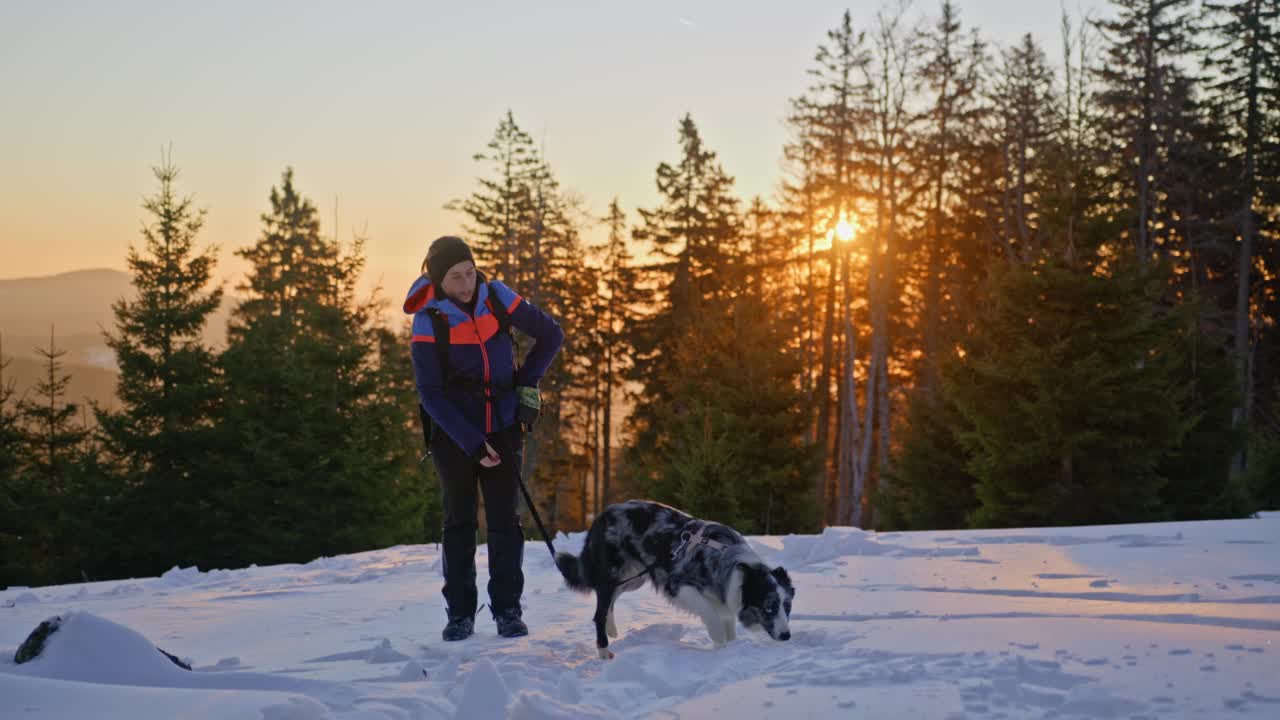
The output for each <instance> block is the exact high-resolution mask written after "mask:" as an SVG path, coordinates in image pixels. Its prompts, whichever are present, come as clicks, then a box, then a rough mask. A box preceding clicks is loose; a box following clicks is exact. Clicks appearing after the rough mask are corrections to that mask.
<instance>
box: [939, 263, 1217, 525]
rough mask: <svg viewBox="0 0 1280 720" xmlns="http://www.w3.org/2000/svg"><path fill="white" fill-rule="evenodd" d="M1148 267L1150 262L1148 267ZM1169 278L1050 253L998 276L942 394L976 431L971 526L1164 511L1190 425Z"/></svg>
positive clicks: (1130, 517) (1150, 515) (964, 436)
mask: <svg viewBox="0 0 1280 720" xmlns="http://www.w3.org/2000/svg"><path fill="white" fill-rule="evenodd" d="M1149 267H1150V266H1148V268H1149ZM1163 282H1164V278H1162V277H1160V276H1159V275H1157V274H1155V273H1153V272H1151V271H1150V270H1149V269H1143V268H1141V267H1138V266H1137V264H1136V263H1130V264H1128V265H1124V266H1121V267H1116V268H1113V269H1112V271H1111V272H1110V273H1109V274H1106V275H1104V274H1101V273H1098V272H1095V271H1094V269H1093V268H1090V267H1087V266H1083V267H1078V266H1072V265H1070V264H1067V263H1064V262H1062V261H1061V260H1058V259H1053V258H1045V259H1041V260H1038V261H1036V262H1034V263H1032V264H1031V265H1029V266H1025V267H1014V268H1009V269H1006V270H1002V271H999V272H997V273H996V274H995V275H994V277H993V281H992V286H991V301H990V305H989V308H988V310H987V312H985V313H984V314H983V316H982V317H981V318H980V319H979V322H978V327H977V329H976V331H975V333H974V335H973V336H972V337H971V338H970V340H969V342H968V343H966V347H965V350H966V351H967V354H966V356H965V361H964V362H963V363H962V364H960V365H959V366H958V367H957V368H956V372H955V373H954V374H953V375H952V376H951V377H949V378H948V380H947V388H948V390H947V392H948V395H949V396H950V398H951V399H952V400H953V401H954V402H955V404H956V406H957V408H958V409H959V411H960V414H961V415H962V416H963V418H964V422H965V423H966V424H967V425H968V429H966V430H964V431H963V432H962V433H961V434H960V435H959V438H960V441H961V443H962V445H963V447H964V449H965V452H966V454H967V456H968V458H969V461H968V463H967V466H966V471H967V472H968V473H970V474H972V475H973V476H974V477H975V478H977V480H978V484H977V487H976V493H977V497H978V500H979V503H980V507H978V508H977V509H976V510H975V511H974V512H973V514H972V515H971V516H970V523H971V524H972V525H974V526H976V527H991V526H997V527H1009V526H1026V527H1035V526H1042V525H1073V524H1096V523H1111V522H1135V521H1142V520H1157V519H1161V518H1163V517H1164V516H1165V507H1164V505H1163V503H1162V501H1161V496H1160V493H1161V489H1162V487H1163V485H1164V480H1163V478H1162V477H1161V476H1160V473H1159V465H1160V463H1161V461H1162V460H1164V459H1165V458H1166V457H1167V456H1168V455H1169V454H1170V452H1171V451H1172V450H1173V449H1175V448H1177V447H1179V446H1180V445H1181V444H1182V442H1183V440H1184V438H1185V437H1186V434H1187V432H1188V431H1189V430H1190V428H1191V426H1192V425H1193V421H1192V419H1190V418H1188V417H1187V416H1185V415H1184V414H1183V413H1182V412H1180V410H1181V409H1182V408H1183V407H1184V403H1186V401H1187V398H1188V395H1189V393H1190V391H1191V387H1190V385H1189V383H1188V382H1187V381H1186V380H1185V379H1182V378H1179V377H1177V376H1176V373H1175V372H1174V369H1175V367H1176V365H1177V363H1178V358H1176V357H1173V356H1171V353H1170V352H1169V346H1168V343H1169V338H1170V337H1171V335H1172V334H1173V328H1172V326H1173V324H1175V323H1176V320H1175V318H1174V317H1173V316H1172V315H1171V314H1170V313H1168V312H1165V311H1162V310H1161V309H1160V308H1158V307H1157V306H1156V305H1155V303H1154V300H1155V298H1157V297H1158V296H1159V293H1160V292H1161V286H1162V284H1163Z"/></svg>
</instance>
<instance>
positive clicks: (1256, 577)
mask: <svg viewBox="0 0 1280 720" xmlns="http://www.w3.org/2000/svg"><path fill="white" fill-rule="evenodd" d="M752 542H753V543H754V544H755V545H756V546H757V548H758V549H759V552H760V554H761V555H762V556H763V557H764V558H765V559H766V560H767V561H769V562H772V563H781V564H783V565H785V566H786V567H787V569H788V570H789V571H790V573H791V577H792V579H793V581H794V582H795V585H796V588H797V595H796V599H795V606H794V611H793V614H792V618H791V630H792V633H793V637H792V640H791V641H790V642H785V643H783V642H775V641H772V640H770V639H768V638H767V637H764V636H756V635H752V634H750V633H745V632H740V634H739V638H738V640H737V641H735V642H733V643H730V644H729V645H728V646H727V647H725V648H722V649H713V648H712V646H711V642H710V640H709V639H708V637H707V635H706V632H705V631H704V630H703V629H702V626H701V624H700V623H699V622H698V621H696V620H695V619H694V618H692V617H690V616H686V615H682V614H680V613H678V612H677V611H675V610H673V609H672V608H670V607H669V606H668V605H667V604H666V603H665V602H664V601H663V600H661V599H660V598H659V597H658V596H657V595H656V594H654V593H653V592H652V591H651V590H649V589H645V590H641V591H639V592H635V593H631V594H628V595H626V596H624V597H623V599H622V600H621V601H619V604H618V610H617V619H618V626H619V630H620V631H621V633H622V637H621V639H620V640H618V641H616V642H615V643H614V644H613V646H612V649H613V650H615V651H616V652H617V659H615V660H612V661H603V660H599V659H597V657H596V653H595V650H594V642H593V637H594V636H593V630H592V627H591V621H590V618H591V613H592V610H593V599H592V598H591V597H590V596H584V595H578V594H576V593H572V592H569V591H568V590H565V589H564V588H563V586H562V583H561V580H560V578H559V576H558V575H557V574H556V571H555V569H554V567H553V566H552V564H551V559H550V557H549V556H548V554H547V553H546V549H545V546H543V545H542V544H541V543H530V544H529V545H528V547H527V549H526V553H525V572H526V574H527V581H526V591H525V603H526V610H525V618H526V619H527V620H528V622H529V625H530V627H531V630H532V635H531V636H529V637H527V638H521V639H518V640H503V639H500V638H498V637H497V636H496V635H495V633H494V629H493V623H492V621H491V620H490V619H489V617H488V614H487V611H484V612H482V614H481V616H480V617H479V619H478V623H477V634H476V636H475V637H473V638H472V639H471V640H469V641H466V642H462V643H450V644H445V643H443V642H441V641H440V628H441V626H442V625H443V621H444V611H443V605H442V600H441V597H440V584H441V580H440V577H439V564H440V553H439V550H438V548H436V547H435V546H433V545H425V546H408V547H395V548H389V549H386V550H379V551H375V552H368V553H362V554H359V555H351V556H343V557H335V558H321V559H318V560H315V561H314V562H310V563H307V564H306V565H281V566H275V567H251V568H248V569H244V570H213V571H209V572H201V571H198V570H196V569H194V568H184V569H174V570H172V571H170V572H168V573H165V574H164V575H163V576H162V577H159V578H149V579H141V580H123V581H114V582H101V583H87V584H83V585H65V586H58V587H47V588H34V589H25V588H10V589H8V590H6V591H4V592H0V718H4V720H9V719H11V718H23V719H24V720H25V719H35V718H89V717H93V718H121V719H124V718H128V719H129V720H134V719H137V718H190V719H194V718H254V719H257V718H265V719H266V720H317V719H319V718H330V717H332V718H450V717H460V718H469V719H470V718H477V719H479V718H489V717H514V718H529V719H535V718H545V719H552V718H576V717H587V718H603V717H624V718H631V717H660V718H676V717H680V718H697V717H713V716H720V715H724V716H728V717H732V718H752V717H777V718H784V717H785V718H803V717H813V718H830V717H842V718H844V717H848V718H855V717H867V718H876V719H877V720H888V719H891V718H912V717H920V718H962V717H963V718H1023V717H1037V718H1038V717H1058V718H1075V717H1081V718H1173V717H1193V718H1199V717H1237V716H1243V717H1259V718H1277V717H1280V513H1270V514H1264V515H1262V516H1261V517H1260V518H1257V519H1252V520H1237V521H1226V522H1200V523H1174V524H1159V525H1127V526H1112V527H1087V528H1054V529H1039V530H1035V529H1022V530H1001V531H966V532H928V533H888V534H875V533H864V532H861V531H857V530H852V529H848V528H831V529H828V530H827V531H826V532H824V533H823V534H822V535H821V536H787V537H760V538H752ZM581 544H582V535H581V534H577V535H573V536H570V537H568V538H565V537H560V538H559V539H558V541H557V547H558V548H565V549H570V550H573V551H575V552H576V551H577V550H578V548H580V547H581ZM480 552H481V557H480V558H479V570H480V577H479V583H480V588H481V593H482V595H483V588H484V583H485V582H486V581H487V577H486V575H485V572H484V570H485V565H486V558H485V557H484V549H483V548H481V551H480ZM53 615H62V616H63V618H64V620H65V623H64V625H63V627H62V629H60V630H59V631H58V632H57V633H55V634H54V635H53V637H52V638H51V640H50V644H49V647H48V648H47V650H46V651H45V654H44V655H42V656H41V657H40V658H38V659H37V660H35V661H32V662H29V663H26V664H23V665H15V664H14V662H13V655H14V652H15V650H16V649H17V647H18V645H19V644H20V643H21V642H22V641H23V639H25V638H26V636H27V635H28V633H30V632H31V630H32V629H33V628H35V626H36V625H38V624H39V623H40V621H41V620H44V619H46V618H48V617H50V616H53ZM153 645H157V646H159V647H161V648H163V649H164V650H166V651H168V652H170V653H173V654H174V655H177V656H178V657H181V658H185V659H187V660H188V661H189V662H190V663H191V664H192V665H193V667H194V670H193V671H190V672H188V671H186V670H182V669H180V668H178V667H177V666H176V665H174V664H173V663H171V662H170V661H169V660H168V659H167V658H165V657H164V656H163V655H161V654H160V653H158V652H156V651H155V650H154V648H153Z"/></svg>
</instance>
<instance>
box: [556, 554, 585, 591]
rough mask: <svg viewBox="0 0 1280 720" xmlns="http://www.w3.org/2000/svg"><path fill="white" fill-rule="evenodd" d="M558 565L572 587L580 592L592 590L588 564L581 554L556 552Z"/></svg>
mask: <svg viewBox="0 0 1280 720" xmlns="http://www.w3.org/2000/svg"><path fill="white" fill-rule="evenodd" d="M556 567H557V568H559V569H560V574H561V575H563V576H564V582H565V584H566V585H568V586H569V588H570V589H572V590H577V591H578V592H590V591H591V589H592V588H591V581H590V580H588V579H587V573H586V566H585V565H584V564H583V562H582V557H581V556H579V555H570V554H569V553H567V552H561V553H556Z"/></svg>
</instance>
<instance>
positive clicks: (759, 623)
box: [738, 563, 796, 640]
mask: <svg viewBox="0 0 1280 720" xmlns="http://www.w3.org/2000/svg"><path fill="white" fill-rule="evenodd" d="M738 569H739V570H741V572H742V609H741V610H740V611H738V621H739V622H741V623H742V624H743V626H745V627H747V628H752V629H754V628H760V629H763V630H764V631H765V632H767V633H769V637H771V638H773V639H774V640H790V639H791V625H790V618H791V601H792V600H793V599H794V598H795V596H796V591H795V588H794V587H793V586H792V585H791V578H790V577H789V576H788V575H787V571H786V570H783V569H782V568H780V567H776V568H774V569H773V570H770V569H769V568H767V567H765V566H764V565H761V564H759V563H739V564H738Z"/></svg>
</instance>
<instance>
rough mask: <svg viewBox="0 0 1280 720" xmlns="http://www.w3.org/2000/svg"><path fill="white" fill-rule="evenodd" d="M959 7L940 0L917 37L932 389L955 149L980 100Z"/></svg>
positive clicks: (950, 232) (927, 370) (975, 49)
mask: <svg viewBox="0 0 1280 720" xmlns="http://www.w3.org/2000/svg"><path fill="white" fill-rule="evenodd" d="M961 30H962V25H961V23H960V18H959V13H958V12H957V11H956V8H955V6H954V5H953V4H952V2H951V0H943V3H942V9H941V15H940V16H939V18H938V20H937V21H936V23H935V24H934V27H933V30H932V32H930V33H928V34H926V35H925V36H924V37H923V38H922V40H921V45H922V47H921V49H922V50H923V51H924V52H925V62H924V64H923V66H922V67H921V68H920V70H919V74H920V78H921V79H922V80H923V81H924V83H925V86H926V87H927V88H928V91H929V94H930V107H929V109H928V110H927V111H926V113H927V116H928V117H927V121H928V123H929V127H928V129H927V131H925V132H926V140H925V142H924V148H922V149H923V151H924V152H925V154H926V157H925V158H924V159H923V161H922V162H921V165H922V166H923V168H924V169H925V171H926V172H927V173H928V183H929V187H928V194H929V199H928V201H927V202H928V203H929V239H928V240H927V241H926V248H927V251H926V256H927V259H926V261H925V280H924V307H923V308H922V310H921V312H922V313H923V314H924V342H923V345H924V347H923V351H924V360H925V363H924V373H923V377H922V378H921V385H922V386H923V387H924V389H925V392H934V391H935V390H936V386H937V380H938V364H939V361H940V352H941V347H942V343H943V340H942V337H941V336H942V327H941V326H942V319H943V316H944V312H943V307H942V306H943V296H944V293H943V287H944V273H945V272H946V271H945V270H944V267H945V261H946V260H947V259H948V258H949V257H950V256H951V254H952V248H954V247H956V245H957V240H956V239H955V238H954V235H955V233H956V231H957V230H958V229H959V227H958V226H957V225H956V224H954V223H953V222H952V218H951V214H952V212H953V206H954V200H953V198H954V196H955V194H956V191H957V189H958V188H957V186H958V181H959V177H958V173H957V170H958V168H957V165H958V160H957V155H959V154H960V153H962V152H963V151H964V150H965V146H966V145H967V144H968V142H967V139H966V135H967V133H966V132H965V130H966V126H968V125H971V124H972V122H973V120H974V119H976V118H977V117H978V115H979V114H980V113H981V111H982V108H981V106H980V105H979V104H978V100H979V99H980V97H979V91H980V81H981V70H982V64H983V62H984V60H985V54H986V48H985V46H984V45H983V43H982V42H981V40H979V39H978V38H977V36H976V35H975V36H974V37H972V38H971V39H969V40H968V41H966V40H965V38H964V37H963V36H962V34H961Z"/></svg>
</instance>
